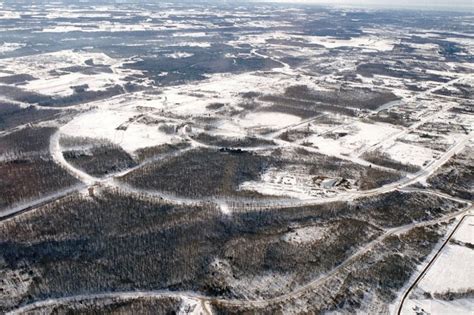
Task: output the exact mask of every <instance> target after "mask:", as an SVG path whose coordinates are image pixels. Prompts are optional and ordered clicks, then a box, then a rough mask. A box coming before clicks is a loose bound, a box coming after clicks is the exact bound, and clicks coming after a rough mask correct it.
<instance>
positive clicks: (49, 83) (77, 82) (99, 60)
mask: <svg viewBox="0 0 474 315" xmlns="http://www.w3.org/2000/svg"><path fill="white" fill-rule="evenodd" d="M124 62H125V60H120V59H114V58H111V57H109V56H107V55H106V54H104V53H96V52H90V51H74V50H62V51H57V52H53V53H45V54H38V55H34V56H25V57H18V58H7V59H1V60H0V69H2V70H1V71H2V72H5V74H4V75H3V76H7V75H8V74H7V73H10V72H11V73H16V74H30V75H33V77H34V79H32V80H29V81H26V83H24V84H22V85H21V88H23V89H26V90H28V91H32V92H37V93H41V94H45V95H52V96H68V95H71V94H73V92H74V89H73V88H74V87H77V86H85V85H87V88H86V90H90V91H100V90H104V89H106V88H107V87H112V86H114V85H123V84H125V83H127V81H125V78H126V77H127V76H130V75H141V74H142V72H141V71H137V70H130V69H125V68H123V67H122V65H123V63H124ZM91 64H92V65H98V66H101V67H104V68H107V69H108V70H102V71H96V72H92V73H85V72H83V71H80V70H78V71H71V70H69V69H70V68H72V67H84V68H87V67H88V66H89V65H91ZM1 77H2V74H1V72H0V78H1ZM150 82H151V81H149V80H148V81H147V82H145V84H150ZM141 84H143V83H141Z"/></svg>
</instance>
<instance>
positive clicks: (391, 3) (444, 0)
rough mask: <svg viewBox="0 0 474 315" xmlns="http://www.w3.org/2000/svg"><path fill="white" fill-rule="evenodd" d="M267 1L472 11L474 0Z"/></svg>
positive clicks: (274, 0)
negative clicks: (463, 9)
mask: <svg viewBox="0 0 474 315" xmlns="http://www.w3.org/2000/svg"><path fill="white" fill-rule="evenodd" d="M267 1H269V2H286V3H308V4H310V3H314V4H336V5H347V6H361V5H362V6H377V7H407V8H408V7H420V8H423V7H425V8H427V9H436V8H443V9H450V8H451V9H453V10H456V9H459V8H460V7H462V8H465V9H467V10H469V11H471V10H472V12H473V13H474V0H267Z"/></svg>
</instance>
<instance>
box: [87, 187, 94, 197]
mask: <svg viewBox="0 0 474 315" xmlns="http://www.w3.org/2000/svg"><path fill="white" fill-rule="evenodd" d="M87 191H88V192H89V197H94V187H93V186H92V187H89V188H88V189H87Z"/></svg>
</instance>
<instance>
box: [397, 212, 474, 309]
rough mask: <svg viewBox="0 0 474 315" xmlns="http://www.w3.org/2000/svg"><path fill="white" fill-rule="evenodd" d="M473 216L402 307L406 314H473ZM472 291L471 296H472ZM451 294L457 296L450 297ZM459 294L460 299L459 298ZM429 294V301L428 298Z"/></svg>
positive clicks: (464, 224)
mask: <svg viewBox="0 0 474 315" xmlns="http://www.w3.org/2000/svg"><path fill="white" fill-rule="evenodd" d="M465 244H470V246H472V245H473V244H474V216H467V217H466V218H465V220H464V222H463V223H462V224H461V226H460V227H459V228H458V230H457V231H456V233H455V234H454V235H453V237H452V238H451V240H450V242H449V243H448V244H447V245H446V247H445V248H443V250H442V252H441V254H440V255H439V257H437V258H436V261H435V263H434V265H432V266H431V267H430V269H429V270H428V271H427V272H426V274H425V275H424V276H423V278H422V279H421V280H420V282H419V283H418V285H417V286H416V288H415V289H414V290H413V291H412V293H411V294H410V295H409V299H407V300H406V302H405V303H404V305H403V314H415V313H416V311H417V310H418V311H421V310H424V313H423V314H449V315H450V314H453V315H454V314H466V315H468V314H472V311H473V309H474V299H473V298H472V281H473V279H474V268H472V262H473V261H474V250H473V249H472V248H470V247H468V246H466V245H465ZM469 291H471V293H469ZM448 293H451V294H452V295H454V298H449V297H448V296H447V294H448ZM456 294H458V295H459V296H456ZM427 295H429V296H430V298H427Z"/></svg>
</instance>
